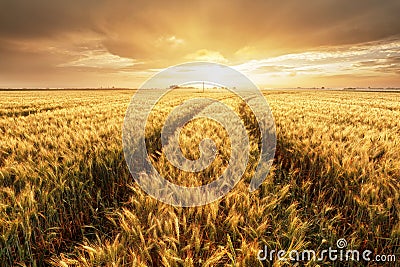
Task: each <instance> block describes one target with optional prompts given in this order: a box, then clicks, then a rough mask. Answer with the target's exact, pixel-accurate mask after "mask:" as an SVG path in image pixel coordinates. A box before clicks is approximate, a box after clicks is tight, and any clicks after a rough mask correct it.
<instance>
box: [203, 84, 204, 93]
mask: <svg viewBox="0 0 400 267" xmlns="http://www.w3.org/2000/svg"><path fill="white" fill-rule="evenodd" d="M203 93H204V82H203Z"/></svg>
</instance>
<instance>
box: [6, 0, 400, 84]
mask: <svg viewBox="0 0 400 267" xmlns="http://www.w3.org/2000/svg"><path fill="white" fill-rule="evenodd" d="M398 14H400V1H398V0H385V1H379V0H352V1H349V0H307V1H305V0H284V1H282V0H279V1H278V0H252V1H245V0H214V1H209V0H201V1H199V0H193V1H175V0H169V1H164V0H156V1H145V0H143V1H138V0H114V1H109V0H70V1H62V0H34V1H32V0H0V88H38V87H40V88H81V87H92V88H94V87H113V86H114V87H125V88H137V87H139V86H141V85H142V84H143V83H144V82H145V81H146V80H147V79H149V78H150V77H151V76H152V75H154V74H155V73H157V72H158V71H160V70H163V69H165V68H167V67H169V66H172V65H176V64H181V63H185V62H191V61H208V62H216V63H221V64H225V65H227V66H231V67H233V68H235V69H236V70H239V71H240V72H242V73H243V74H245V75H247V76H248V77H249V78H250V79H251V80H252V81H254V83H255V84H256V85H257V86H259V87H260V88H289V87H322V86H324V87H326V88H328V87H335V88H336V87H369V86H370V87H400V16H399V15H398Z"/></svg>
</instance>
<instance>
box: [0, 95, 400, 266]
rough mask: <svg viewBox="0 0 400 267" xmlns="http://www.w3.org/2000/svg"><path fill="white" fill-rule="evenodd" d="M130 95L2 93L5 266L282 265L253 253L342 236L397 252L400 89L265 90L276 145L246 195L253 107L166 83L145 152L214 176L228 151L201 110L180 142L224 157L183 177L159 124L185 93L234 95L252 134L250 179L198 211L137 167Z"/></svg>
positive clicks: (177, 178)
mask: <svg viewBox="0 0 400 267" xmlns="http://www.w3.org/2000/svg"><path fill="white" fill-rule="evenodd" d="M133 94H134V91H132V90H115V91H112V90H109V91H94V90H90V91H26V92H22V91H10V92H0V96H1V97H0V103H1V105H0V134H1V136H2V137H1V139H0V260H1V262H2V264H4V265H5V266H42V265H44V264H48V265H54V266H221V265H222V266H224V265H230V266H236V265H237V266H261V265H262V264H267V265H268V264H269V265H271V266H272V264H274V265H275V266H280V265H284V262H278V261H276V262H275V263H268V262H264V263H262V262H260V261H259V260H258V259H257V253H258V251H259V250H260V249H263V248H264V245H267V246H268V248H270V249H275V250H280V249H283V250H286V251H288V250H291V249H297V250H302V249H314V250H316V251H321V250H323V249H325V248H327V247H328V246H332V247H334V246H335V244H336V240H338V239H339V238H345V239H346V240H347V242H348V247H349V248H351V249H359V250H363V249H369V250H371V251H374V254H397V255H399V254H398V253H399V251H400V249H399V245H400V204H399V197H400V195H399V194H400V152H399V149H398V147H399V146H400V120H399V118H400V94H396V93H379V92H345V91H317V90H314V91H311V90H308V91H307V90H279V91H278V90H277V91H264V96H265V98H266V99H267V101H268V103H269V105H270V108H271V110H272V113H273V115H274V117H275V123H276V130H277V151H276V156H275V161H274V164H273V167H272V169H271V171H270V173H269V175H268V177H267V178H266V180H265V181H264V183H263V184H262V186H261V187H260V188H259V189H258V190H257V191H255V192H253V193H250V192H249V191H248V182H249V179H250V178H251V174H252V173H253V172H254V164H255V162H256V161H257V158H258V153H257V151H258V139H259V132H257V125H256V123H255V120H254V118H253V117H252V116H251V114H249V113H250V111H249V110H248V109H247V108H245V107H244V106H243V105H242V104H241V102H240V101H239V100H238V99H237V98H236V97H235V96H233V95H229V94H227V93H226V92H222V91H207V92H206V93H205V94H201V93H200V92H197V91H193V92H190V91H186V92H179V91H176V92H174V93H171V95H170V96H171V97H168V96H167V97H166V98H165V99H163V101H161V102H160V103H159V104H158V105H157V106H156V108H155V111H154V112H153V113H152V115H151V117H150V119H149V123H148V127H147V128H146V134H147V137H148V139H147V140H146V141H147V146H148V151H149V153H150V154H151V160H152V162H153V163H154V166H155V167H156V168H157V169H158V170H159V171H160V172H161V173H162V174H163V175H165V176H166V177H167V178H168V179H170V180H171V181H174V182H176V183H180V184H184V185H199V184H204V183H207V182H209V181H210V180H207V179H212V177H213V176H216V175H219V174H220V173H221V172H222V170H223V169H224V167H225V166H226V164H227V160H229V154H230V151H229V145H230V142H229V140H226V139H227V135H226V132H225V131H224V130H223V129H221V127H220V126H219V125H218V124H215V123H213V122H210V121H208V122H207V121H202V120H199V121H197V122H196V121H194V122H193V123H192V124H189V125H188V126H187V127H186V128H185V129H184V131H183V132H182V136H181V139H180V143H181V147H182V151H183V153H184V154H185V155H187V157H188V158H192V159H195V158H196V157H198V149H197V145H198V142H199V141H201V139H202V138H203V137H204V136H207V137H209V138H213V139H214V140H215V141H216V143H217V146H218V147H219V148H220V149H219V151H220V152H221V153H220V154H219V156H218V157H217V158H216V162H214V163H213V165H212V166H210V168H207V170H205V171H204V172H203V173H201V174H200V175H198V176H196V175H193V176H191V177H189V180H188V178H187V176H185V175H183V174H182V173H179V170H176V169H174V168H172V167H171V166H169V167H166V166H167V165H168V162H167V161H166V159H165V158H164V156H163V153H162V150H161V147H160V142H159V140H158V135H157V134H154V133H159V132H160V130H161V127H162V122H163V120H164V119H165V117H166V116H167V115H168V113H169V112H170V111H171V110H172V108H173V107H174V106H176V105H177V104H179V103H181V102H182V101H183V100H184V99H186V98H188V97H191V96H196V97H199V96H200V97H201V96H212V97H213V98H215V99H218V100H220V101H222V102H224V103H226V104H227V105H229V106H230V107H232V109H234V110H235V111H236V112H237V113H238V114H240V115H239V116H240V117H241V118H242V119H243V121H244V124H245V125H246V129H247V130H248V134H249V139H250V145H251V148H250V156H249V164H248V168H247V171H246V173H245V175H244V178H243V179H242V180H241V181H240V182H239V183H238V185H236V187H235V188H234V189H233V190H232V191H231V192H230V193H229V194H228V195H227V196H225V197H224V198H222V199H220V200H218V201H216V202H213V203H211V204H209V205H206V206H202V207H194V208H178V207H172V206H169V205H166V204H163V203H160V202H158V201H157V200H155V199H153V198H152V197H150V196H148V195H147V194H146V193H144V192H143V191H142V190H141V189H140V188H139V187H138V186H137V184H135V182H134V180H133V178H132V177H131V175H130V173H129V171H128V168H127V166H126V163H125V160H124V155H123V152H122V140H121V132H122V130H121V129H122V124H123V119H124V115H125V111H126V108H127V106H128V104H129V101H130V99H131V97H132V96H133ZM196 123H197V124H196ZM398 257H400V256H398ZM308 264H309V266H315V265H317V264H319V265H321V266H332V265H333V266H335V264H340V262H338V263H332V262H328V261H327V262H309V263H308ZM353 264H354V266H358V265H359V266H363V265H365V263H357V262H353Z"/></svg>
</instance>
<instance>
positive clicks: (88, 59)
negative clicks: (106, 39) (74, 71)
mask: <svg viewBox="0 0 400 267" xmlns="http://www.w3.org/2000/svg"><path fill="white" fill-rule="evenodd" d="M135 64H138V63H137V62H136V61H135V60H133V59H130V58H124V57H120V56H116V55H113V54H111V53H109V52H108V51H106V50H104V49H103V50H90V51H85V52H83V53H81V55H80V58H79V59H77V60H74V61H71V62H67V63H63V64H60V65H58V66H59V67H85V68H106V69H121V68H127V67H131V66H133V65H135Z"/></svg>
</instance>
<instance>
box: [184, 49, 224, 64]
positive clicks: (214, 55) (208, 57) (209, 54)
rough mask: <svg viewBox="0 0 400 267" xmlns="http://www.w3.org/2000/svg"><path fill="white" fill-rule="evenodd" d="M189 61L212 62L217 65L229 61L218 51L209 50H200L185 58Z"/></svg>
mask: <svg viewBox="0 0 400 267" xmlns="http://www.w3.org/2000/svg"><path fill="white" fill-rule="evenodd" d="M185 58H186V59H188V60H194V61H210V62H216V63H226V62H228V60H227V59H226V58H225V57H224V56H223V55H222V54H221V53H220V52H218V51H211V50H208V49H200V50H197V51H196V52H194V53H190V54H188V55H186V56H185Z"/></svg>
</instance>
